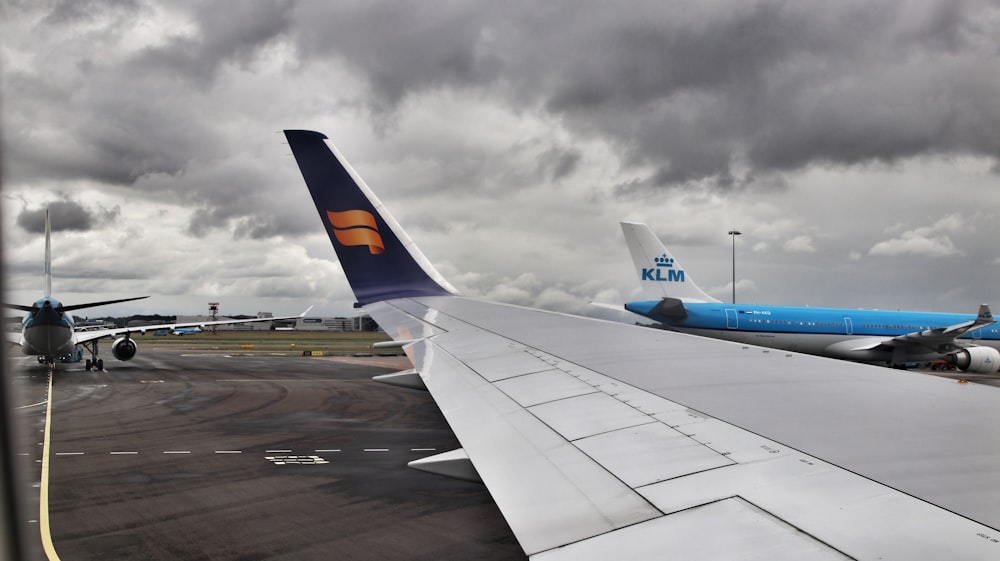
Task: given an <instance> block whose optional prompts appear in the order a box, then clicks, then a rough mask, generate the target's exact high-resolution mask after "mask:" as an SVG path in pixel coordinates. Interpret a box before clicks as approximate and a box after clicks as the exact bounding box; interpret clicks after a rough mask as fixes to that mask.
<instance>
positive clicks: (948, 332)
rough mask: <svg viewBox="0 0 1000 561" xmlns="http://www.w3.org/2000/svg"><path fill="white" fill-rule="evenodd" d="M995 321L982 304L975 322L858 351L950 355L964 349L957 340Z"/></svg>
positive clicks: (900, 336)
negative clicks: (908, 350) (917, 351)
mask: <svg viewBox="0 0 1000 561" xmlns="http://www.w3.org/2000/svg"><path fill="white" fill-rule="evenodd" d="M995 321H996V320H994V319H993V314H992V313H991V312H990V307H989V306H987V305H986V304H982V305H980V306H979V313H978V315H977V316H976V319H974V320H970V321H965V322H962V323H957V324H955V325H949V326H947V327H938V328H935V329H928V330H925V331H916V332H913V333H906V334H904V335H899V336H897V337H893V338H891V339H886V340H884V341H880V342H871V343H870V344H868V345H866V346H862V347H858V348H857V349H856V350H866V349H874V348H879V347H881V348H885V349H892V348H896V347H903V348H907V347H911V348H916V349H922V350H930V351H933V352H938V353H949V352H952V351H955V350H957V349H960V348H962V346H961V345H959V344H958V343H956V342H955V340H956V339H958V338H959V337H961V336H963V335H965V334H966V333H968V332H970V331H975V330H977V329H979V328H982V327H986V326H987V325H991V324H993V323H995Z"/></svg>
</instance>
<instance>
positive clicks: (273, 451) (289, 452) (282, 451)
mask: <svg viewBox="0 0 1000 561" xmlns="http://www.w3.org/2000/svg"><path fill="white" fill-rule="evenodd" d="M266 452H267V453H268V454H272V453H273V454H282V453H284V454H291V453H292V451H291V450H266Z"/></svg>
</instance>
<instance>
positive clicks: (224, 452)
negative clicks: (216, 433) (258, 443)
mask: <svg viewBox="0 0 1000 561" xmlns="http://www.w3.org/2000/svg"><path fill="white" fill-rule="evenodd" d="M215 453H216V454H242V453H243V450H216V451H215Z"/></svg>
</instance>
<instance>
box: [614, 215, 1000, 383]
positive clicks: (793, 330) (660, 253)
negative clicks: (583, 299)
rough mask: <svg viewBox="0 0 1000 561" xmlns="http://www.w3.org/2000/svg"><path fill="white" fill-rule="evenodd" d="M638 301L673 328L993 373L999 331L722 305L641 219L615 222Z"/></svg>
mask: <svg viewBox="0 0 1000 561" xmlns="http://www.w3.org/2000/svg"><path fill="white" fill-rule="evenodd" d="M621 226H622V231H623V232H624V233H625V241H626V242H627V243H628V248H629V251H630V252H631V254H632V261H633V262H634V263H635V268H636V273H637V275H638V277H639V282H640V284H641V285H642V290H643V295H644V296H645V298H646V299H645V300H642V301H637V302H629V303H627V304H625V309H626V310H628V311H630V312H633V313H636V314H639V315H641V316H645V317H647V318H649V319H652V320H655V321H657V322H660V323H662V324H663V325H665V326H668V327H670V328H672V329H675V330H677V331H681V332H684V333H691V334H694V335H702V336H706V337H714V338H716V339H725V340H729V341H738V342H741V343H750V344H753V345H760V346H762V347H771V348H775V349H783V350H788V351H797V352H802V353H808V354H814V355H822V356H828V357H833V358H840V359H848V360H855V361H861V362H877V363H886V364H889V365H894V366H899V365H903V364H905V363H912V362H925V361H932V360H946V361H948V362H950V363H952V364H954V365H955V366H957V367H958V368H959V369H960V370H963V371H967V372H975V373H992V372H997V371H998V370H1000V350H998V349H1000V329H998V328H997V327H996V326H995V325H994V320H993V315H992V314H991V313H990V309H989V307H988V306H986V305H982V306H980V307H979V313H978V315H973V314H949V313H934V312H912V311H890V310H861V309H851V308H810V307H802V306H763V305H748V304H728V303H725V302H720V301H719V300H716V299H715V298H712V297H711V296H709V295H708V294H706V293H705V292H704V291H702V290H701V289H700V288H698V285H696V284H695V283H694V280H692V279H691V277H690V275H689V274H688V272H687V271H685V270H684V269H683V267H681V264H680V262H678V261H677V259H675V258H674V256H673V255H671V254H670V252H669V251H667V248H666V247H664V245H663V244H662V243H661V242H660V240H659V239H657V237H656V235H655V234H653V231H652V230H651V229H650V228H649V227H648V226H646V225H645V224H635V223H630V222H622V223H621Z"/></svg>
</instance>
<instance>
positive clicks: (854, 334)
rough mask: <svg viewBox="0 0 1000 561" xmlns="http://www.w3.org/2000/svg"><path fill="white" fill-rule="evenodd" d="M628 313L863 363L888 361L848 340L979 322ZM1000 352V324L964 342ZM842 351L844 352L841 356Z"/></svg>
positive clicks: (714, 311) (849, 313)
mask: <svg viewBox="0 0 1000 561" xmlns="http://www.w3.org/2000/svg"><path fill="white" fill-rule="evenodd" d="M625 309H626V310H629V311H630V312H633V313H636V314H640V315H643V316H645V317H648V318H650V319H652V320H655V321H657V322H660V323H662V324H664V325H666V326H668V327H671V328H674V329H677V330H678V331H682V332H685V333H692V334H697V335H706V336H710V337H716V338H721V339H727V340H731V341H739V342H744V343H752V344H758V345H763V346H767V347H774V348H779V349H785V350H792V351H800V352H807V353H814V354H826V355H833V356H840V355H842V356H843V358H852V359H860V360H883V359H885V360H888V358H886V357H884V356H881V355H879V354H878V353H876V352H871V353H868V354H867V356H860V355H859V353H857V352H847V351H848V349H849V345H853V346H854V347H856V346H857V345H855V344H854V343H849V344H847V345H845V341H848V342H849V341H857V340H861V339H866V338H869V337H870V338H873V339H888V338H892V337H898V336H900V335H905V334H907V333H916V332H920V331H925V330H928V329H934V328H941V327H947V326H951V325H956V324H960V323H963V322H967V321H973V320H975V319H976V315H975V314H953V313H938V312H916V311H892V310H862V309H851V308H811V307H802V306H765V305H751V304H727V303H724V302H694V303H693V302H685V303H683V308H681V306H680V302H677V303H676V305H675V306H674V307H672V308H668V309H667V310H663V308H662V305H661V302H660V301H638V302H629V303H628V304H626V305H625ZM960 339H961V340H962V341H967V342H969V343H973V342H975V344H978V345H984V346H990V347H994V348H1000V326H998V324H992V325H987V326H985V327H982V328H980V329H976V330H975V331H972V332H970V333H967V334H965V335H964V336H962V337H961V338H960ZM838 345H839V348H840V349H842V350H843V352H837V351H838Z"/></svg>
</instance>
